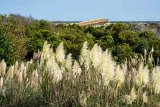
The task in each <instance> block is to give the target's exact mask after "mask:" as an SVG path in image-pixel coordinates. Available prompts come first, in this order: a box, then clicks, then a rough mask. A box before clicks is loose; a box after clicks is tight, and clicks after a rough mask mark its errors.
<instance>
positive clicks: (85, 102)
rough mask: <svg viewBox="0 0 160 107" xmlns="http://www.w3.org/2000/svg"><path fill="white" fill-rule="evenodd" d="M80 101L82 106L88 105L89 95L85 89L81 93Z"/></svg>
mask: <svg viewBox="0 0 160 107" xmlns="http://www.w3.org/2000/svg"><path fill="white" fill-rule="evenodd" d="M79 102H80V105H81V106H82V107H87V95H86V93H85V92H84V91H82V93H81V94H80V95H79Z"/></svg>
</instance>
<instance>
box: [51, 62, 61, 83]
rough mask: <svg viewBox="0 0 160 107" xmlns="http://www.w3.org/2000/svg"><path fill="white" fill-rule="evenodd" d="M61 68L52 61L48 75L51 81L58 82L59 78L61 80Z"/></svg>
mask: <svg viewBox="0 0 160 107" xmlns="http://www.w3.org/2000/svg"><path fill="white" fill-rule="evenodd" d="M62 74H63V72H62V70H61V69H60V68H59V66H58V64H57V63H53V64H52V67H50V72H49V75H50V77H51V78H52V82H53V83H58V82H59V81H60V80H62V77H63V76H62Z"/></svg>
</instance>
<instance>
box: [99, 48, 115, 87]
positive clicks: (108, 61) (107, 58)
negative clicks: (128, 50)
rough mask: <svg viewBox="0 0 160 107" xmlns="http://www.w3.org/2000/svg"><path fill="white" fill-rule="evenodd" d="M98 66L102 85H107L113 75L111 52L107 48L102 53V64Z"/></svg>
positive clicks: (113, 67)
mask: <svg viewBox="0 0 160 107" xmlns="http://www.w3.org/2000/svg"><path fill="white" fill-rule="evenodd" d="M100 67H101V68H100V69H101V75H102V79H103V82H104V85H105V86H107V85H108V83H109V82H110V81H111V80H113V78H114V75H115V63H114V62H113V61H112V56H111V53H109V52H108V50H106V51H105V52H103V53H102V64H101V66H100Z"/></svg>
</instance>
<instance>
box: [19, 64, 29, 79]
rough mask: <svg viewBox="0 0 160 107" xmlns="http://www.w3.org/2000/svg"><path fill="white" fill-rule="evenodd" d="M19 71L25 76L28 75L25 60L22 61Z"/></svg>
mask: <svg viewBox="0 0 160 107" xmlns="http://www.w3.org/2000/svg"><path fill="white" fill-rule="evenodd" d="M19 71H20V72H22V76H23V78H26V76H27V67H26V66H25V65H24V63H23V62H22V63H21V65H20V67H19Z"/></svg>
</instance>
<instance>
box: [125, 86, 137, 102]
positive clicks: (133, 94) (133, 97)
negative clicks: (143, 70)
mask: <svg viewBox="0 0 160 107" xmlns="http://www.w3.org/2000/svg"><path fill="white" fill-rule="evenodd" d="M136 98H137V95H136V92H135V89H134V87H133V88H132V89H131V92H130V94H129V95H125V100H126V103H127V104H132V103H133V102H134V101H135V100H136Z"/></svg>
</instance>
